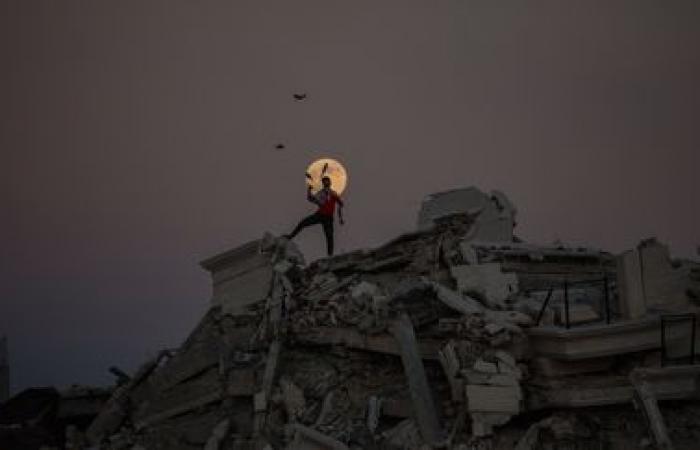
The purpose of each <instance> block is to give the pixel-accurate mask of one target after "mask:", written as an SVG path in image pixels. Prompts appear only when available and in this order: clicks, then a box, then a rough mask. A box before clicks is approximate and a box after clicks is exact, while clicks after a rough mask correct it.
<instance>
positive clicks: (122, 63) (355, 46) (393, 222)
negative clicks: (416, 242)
mask: <svg viewBox="0 0 700 450" xmlns="http://www.w3.org/2000/svg"><path fill="white" fill-rule="evenodd" d="M0 58H1V59H0V60H1V64H2V69H1V70H0V151H1V152H2V153H1V156H2V159H1V160H0V161H1V163H0V170H1V171H2V177H1V179H0V183H1V185H0V219H1V220H0V239H1V243H2V247H1V248H2V251H1V252H0V334H3V333H4V334H7V335H8V338H9V344H10V362H11V376H12V390H13V392H17V391H18V390H20V389H23V388H26V387H29V386H44V385H57V386H65V385H69V384H71V383H80V384H97V385H101V384H109V383H111V382H112V381H113V378H112V376H111V375H110V374H109V373H108V372H107V369H108V367H109V366H111V365H116V366H119V367H120V368H122V369H123V370H126V371H128V372H130V371H133V370H134V369H135V368H136V367H137V366H138V365H139V364H140V363H142V362H144V361H145V359H146V358H147V357H148V356H149V355H154V354H155V353H156V352H158V351H159V350H161V349H163V348H172V347H176V346H178V345H179V344H180V343H181V342H182V341H183V340H184V339H185V337H186V336H187V334H188V333H189V332H190V331H191V329H192V327H193V326H194V325H195V324H196V323H197V322H198V320H199V319H200V317H201V316H202V315H203V313H204V312H205V311H206V309H207V307H208V302H209V295H210V282H209V277H208V274H207V273H206V272H205V271H204V270H202V269H201V268H200V267H199V265H198V263H199V261H201V260H202V259H204V258H206V257H209V256H211V255H213V254H215V253H218V252H221V251H224V250H227V249H229V248H232V247H234V246H236V245H239V244H242V243H244V242H246V241H249V240H251V239H256V238H258V237H260V236H262V234H263V233H264V232H265V231H266V230H269V231H271V232H273V233H276V234H281V233H283V232H288V231H290V229H291V228H292V227H293V225H294V224H295V223H296V222H297V221H298V220H299V219H300V218H301V217H302V216H303V215H305V214H308V213H309V212H311V211H312V210H313V208H312V205H310V204H309V203H307V202H306V201H305V192H304V176H303V172H304V170H305V168H306V166H307V165H308V164H309V163H310V162H311V161H312V160H314V159H315V158H318V157H326V156H327V157H332V158H335V159H338V160H340V161H341V162H342V163H343V164H344V165H345V167H346V169H347V171H348V173H349V184H348V188H347V190H346V191H345V194H344V197H345V199H346V203H347V208H346V210H345V216H346V220H347V223H346V225H345V227H343V228H340V227H339V226H337V227H336V228H337V229H338V235H337V248H338V250H339V251H348V250H352V249H357V248H363V247H372V246H375V245H377V244H380V243H381V242H383V241H386V240H388V239H390V238H391V237H393V236H395V235H398V234H400V233H402V232H405V231H408V230H411V229H412V228H414V226H415V223H416V213H417V210H418V207H419V205H420V202H421V200H422V198H423V197H424V196H425V195H426V194H429V193H431V192H435V191H440V190H446V189H452V188H456V187H462V186H469V185H476V186H478V187H479V188H481V189H482V190H485V191H489V190H491V189H500V190H502V191H503V192H505V193H506V194H507V195H508V196H509V197H510V198H511V199H512V201H513V203H514V204H515V205H516V206H517V207H518V210H519V215H518V228H517V230H516V232H517V234H518V236H520V237H521V238H523V239H524V240H527V241H531V242H537V243H550V242H552V241H554V240H555V239H560V240H562V241H564V242H571V243H575V244H587V245H591V246H594V247H599V248H602V249H605V250H608V251H611V252H619V251H622V250H624V249H627V248H630V247H632V246H634V245H636V244H637V242H638V241H639V240H640V239H642V238H646V237H650V236H657V237H658V238H659V239H660V240H662V241H663V242H666V243H668V244H669V245H670V246H671V250H672V253H673V254H674V255H675V256H682V257H694V258H696V257H697V256H695V255H696V253H695V249H696V247H697V245H698V244H700V209H699V204H700V201H699V200H698V194H700V182H699V181H698V176H699V175H700V157H699V156H698V152H699V151H700V123H699V120H700V1H698V0H687V1H673V0H668V1H657V0H625V1H621V0H620V1H617V0H600V1H596V0H575V1H561V0H548V1H512V2H496V1H493V0H483V1H470V0H454V1H442V0H420V1H419V0H400V1H387V0H367V1H352V2H350V1H335V0H313V1H311V0H295V1H289V0H286V1H285V0H279V1H265V0H251V1H233V0H229V1H175V0H167V1H165V0H163V1H154V0H138V1H136V0H134V1H125V0H120V1H111V2H107V1H87V0H86V1H77V0H61V1H55V0H54V1H52V0H43V1H39V0H3V1H2V3H0ZM296 92H306V93H308V99H307V100H306V101H305V102H301V103H300V102H295V101H294V99H293V98H292V94H294V93H296ZM278 143H283V144H285V146H286V148H285V149H284V150H276V149H275V146H276V145H277V144H278ZM298 243H299V245H300V246H301V248H302V250H303V251H304V252H305V253H306V255H307V259H309V260H311V259H314V258H316V257H319V256H320V255H321V254H322V249H323V247H324V242H323V236H322V232H321V229H320V227H316V228H315V229H311V230H307V231H305V232H304V233H303V234H302V235H300V236H299V238H298Z"/></svg>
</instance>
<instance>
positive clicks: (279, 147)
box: [275, 144, 285, 150]
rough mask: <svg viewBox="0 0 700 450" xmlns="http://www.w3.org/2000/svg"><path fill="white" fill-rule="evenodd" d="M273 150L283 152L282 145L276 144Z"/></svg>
mask: <svg viewBox="0 0 700 450" xmlns="http://www.w3.org/2000/svg"><path fill="white" fill-rule="evenodd" d="M275 148H276V149H277V150H284V148H285V147H284V144H277V145H275Z"/></svg>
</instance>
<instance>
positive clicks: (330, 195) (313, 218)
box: [285, 177, 345, 256]
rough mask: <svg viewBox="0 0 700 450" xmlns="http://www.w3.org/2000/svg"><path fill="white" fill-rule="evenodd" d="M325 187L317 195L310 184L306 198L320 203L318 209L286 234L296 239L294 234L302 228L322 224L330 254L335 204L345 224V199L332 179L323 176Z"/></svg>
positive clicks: (340, 218)
mask: <svg viewBox="0 0 700 450" xmlns="http://www.w3.org/2000/svg"><path fill="white" fill-rule="evenodd" d="M321 182H322V183H323V188H322V189H321V190H320V191H318V192H317V193H316V194H315V195H314V194H312V193H311V189H312V187H311V186H309V188H308V190H307V191H306V198H307V200H309V201H310V202H311V203H313V204H315V205H318V210H317V211H316V212H315V213H313V214H311V215H310V216H308V217H306V218H304V219H302V221H301V222H299V225H297V227H296V228H295V229H294V231H292V233H291V234H287V235H285V237H287V238H288V239H294V236H296V235H297V234H299V232H300V231H301V230H303V229H304V228H306V227H309V226H311V225H316V224H319V223H320V224H321V225H322V226H323V234H325V236H326V249H327V250H328V256H331V255H333V214H334V213H335V205H336V203H337V204H338V219H339V220H340V224H341V225H343V224H344V223H345V222H344V221H343V201H342V200H341V199H340V196H339V195H338V193H336V192H335V191H334V190H333V189H331V179H330V178H329V177H323V178H322V179H321Z"/></svg>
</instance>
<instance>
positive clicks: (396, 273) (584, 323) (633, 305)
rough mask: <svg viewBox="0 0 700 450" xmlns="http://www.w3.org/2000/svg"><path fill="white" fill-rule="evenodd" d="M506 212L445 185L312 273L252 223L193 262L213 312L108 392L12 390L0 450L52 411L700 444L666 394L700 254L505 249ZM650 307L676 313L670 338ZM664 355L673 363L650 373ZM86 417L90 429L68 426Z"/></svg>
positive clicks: (229, 429) (140, 425) (259, 437)
mask: <svg viewBox="0 0 700 450" xmlns="http://www.w3.org/2000/svg"><path fill="white" fill-rule="evenodd" d="M515 216H516V209H515V207H514V206H513V205H512V204H511V203H510V201H509V200H508V198H507V197H506V196H505V195H503V194H502V193H500V192H498V191H494V192H492V193H491V194H490V195H487V194H484V193H483V192H481V191H479V190H478V189H476V188H469V189H464V190H456V191H448V192H443V193H440V194H435V195H433V196H431V197H429V198H427V199H426V201H425V202H424V203H423V205H422V207H421V211H420V214H419V221H418V222H419V230H418V231H415V232H411V233H406V234H403V235H401V236H399V237H397V238H396V239H393V240H391V241H390V242H388V243H386V244H385V245H382V246H380V247H378V248H375V249H368V250H359V251H355V252H352V253H347V254H342V255H337V256H334V257H331V258H325V259H322V260H319V261H315V262H313V263H311V264H308V265H307V264H306V261H305V259H304V256H303V255H302V254H301V253H300V252H299V250H298V248H297V247H296V246H295V245H294V243H292V242H290V241H288V240H287V239H285V238H282V237H276V236H274V235H272V234H270V233H265V235H264V236H263V237H262V238H261V239H258V240H255V241H252V242H249V243H247V244H244V245H242V246H240V247H238V248H236V249H233V250H230V251H227V252H224V253H221V254H219V255H217V256H214V257H213V258H209V259H207V260H205V261H204V262H202V266H203V267H204V268H205V269H206V270H207V271H209V272H210V274H211V277H212V298H211V305H210V308H209V310H208V311H207V313H206V314H205V315H204V317H203V318H202V320H201V321H200V323H199V324H198V325H197V326H196V327H195V329H194V330H193V331H192V333H191V334H190V336H189V337H187V339H186V340H185V341H184V342H183V344H182V345H181V346H180V347H179V348H178V349H177V350H176V351H164V352H162V353H161V354H160V355H159V356H158V357H157V358H155V359H154V360H152V361H149V362H147V363H146V364H144V366H143V367H142V368H141V369H140V370H139V371H137V373H135V374H133V375H127V374H125V373H123V372H122V371H119V372H118V373H117V377H118V380H117V381H118V382H117V383H116V386H115V387H114V389H113V390H111V391H109V392H108V394H107V395H105V396H104V399H103V400H102V401H101V403H99V402H95V401H92V400H90V402H83V400H80V401H78V399H82V398H83V397H80V396H79V395H77V394H76V395H74V396H73V397H70V398H71V399H72V400H70V401H69V397H68V396H66V397H65V401H64V407H63V408H62V409H61V408H55V406H56V402H57V401H58V400H57V399H58V398H59V397H60V394H57V393H54V392H52V393H44V394H45V395H43V396H40V397H41V401H38V400H37V401H34V402H32V401H29V400H27V398H24V400H23V399H22V398H20V400H21V401H20V402H17V401H14V402H13V399H10V400H9V401H8V402H7V403H6V404H5V406H2V407H0V444H3V443H4V442H3V441H2V439H3V436H4V435H3V433H5V434H7V433H9V431H8V430H10V429H11V430H14V431H12V433H14V434H13V435H12V436H15V437H16V436H17V435H18V433H19V431H17V430H19V429H20V428H21V429H22V430H24V431H23V433H26V432H27V431H26V430H27V429H29V428H27V427H28V425H27V423H32V424H52V423H54V422H51V420H54V421H55V420H61V423H62V424H70V425H74V426H73V427H70V428H68V429H63V428H61V430H62V431H61V433H60V435H56V436H54V438H52V439H53V440H51V439H48V438H47V439H46V440H45V442H46V443H47V445H52V446H54V447H58V446H63V444H64V443H66V444H68V445H69V447H68V448H71V447H70V446H72V447H75V448H83V447H84V445H85V444H84V442H87V443H88V444H87V445H93V446H101V447H100V448H103V449H109V450H115V449H132V448H147V449H158V448H168V449H171V448H172V449H183V450H184V449H195V448H204V449H206V450H214V449H219V450H224V449H253V448H257V449H269V450H273V449H274V450H276V449H302V448H303V449H309V448H310V449H364V448H366V449H421V448H426V449H427V448H453V449H469V450H472V449H505V448H517V449H519V450H529V449H533V450H534V449H536V448H572V449H573V448H576V449H579V448H580V449H588V448H610V449H623V448H632V447H630V446H625V445H623V444H621V443H625V442H633V443H634V444H633V445H632V446H634V445H636V444H638V443H639V442H640V441H641V440H642V439H649V438H650V437H651V438H652V439H653V442H654V444H655V445H661V446H666V448H670V447H669V445H670V444H668V443H664V442H673V443H674V447H675V448H683V447H682V445H683V443H684V442H693V443H695V444H696V443H697V441H698V440H700V427H699V426H698V425H697V421H695V422H693V420H692V419H693V418H695V417H700V408H699V407H698V406H697V404H693V403H684V404H683V405H682V406H677V405H676V404H669V403H667V401H668V400H674V401H676V402H677V401H678V400H687V399H697V398H700V393H699V392H698V386H700V382H699V380H698V377H697V373H700V369H696V367H697V366H692V365H690V364H689V363H690V362H692V361H691V358H690V356H692V355H690V352H691V342H692V341H691V339H692V338H693V336H695V338H696V339H698V338H699V337H700V333H695V334H693V332H692V331H693V330H692V326H691V321H692V317H693V314H695V312H696V311H697V309H694V308H696V306H700V305H695V306H693V305H694V303H693V302H694V300H693V295H696V294H694V292H698V294H697V295H698V296H700V285H698V283H700V264H698V263H694V262H690V261H681V262H678V261H672V260H671V259H670V257H669V256H668V251H667V250H668V249H667V248H666V247H665V246H663V245H661V244H659V243H658V242H656V241H645V242H644V243H642V244H641V245H640V246H639V247H637V248H636V249H634V250H632V251H631V252H627V253H624V254H623V255H621V256H614V255H611V254H609V253H606V252H603V251H600V250H596V249H592V248H590V247H575V246H566V245H563V244H561V243H556V244H548V245H536V244H531V243H524V242H516V239H515V238H514V237H513V227H514V226H515ZM697 301H700V299H698V300H697ZM567 305H568V306H567ZM567 309H568V322H569V328H568V329H567V327H566V312H567ZM661 313H663V314H666V313H675V314H676V315H678V314H679V313H684V314H686V316H683V317H685V318H686V319H687V320H686V319H684V320H686V321H685V322H683V323H680V322H679V323H678V324H675V322H674V325H673V326H669V328H668V330H667V336H666V339H665V341H664V343H662V342H661V339H660V331H659V314H661ZM674 317H676V316H674ZM608 322H609V323H608ZM696 331H697V330H696ZM1 349H2V347H1V346H0V350H1ZM697 349H700V343H699V344H698V345H695V346H694V347H692V351H695V352H697ZM661 355H664V357H665V358H666V359H673V358H676V357H677V359H673V361H672V362H674V363H678V362H679V361H681V362H683V363H684V364H686V365H685V366H674V368H673V370H669V369H671V368H670V367H669V368H665V369H663V370H662V371H661V369H658V366H659V365H660V364H661V363H662V361H665V360H664V359H663V358H662V357H661ZM1 356H2V355H1V354H0V381H2V378H1V375H2V369H3V362H4V360H3V358H2V357H1ZM678 358H680V359H678ZM5 365H6V364H5ZM655 366H656V368H655ZM679 367H682V368H683V370H679V369H678V368H679ZM640 370H643V371H645V372H643V373H644V374H645V375H644V376H643V377H642V378H639V377H640V375H638V374H639V373H642V372H639V371H640ZM635 374H637V375H635ZM640 380H642V381H640ZM0 388H2V385H1V384H0ZM0 394H1V392H0ZM66 395H67V394H66ZM37 398H38V397H37ZM86 398H91V399H92V397H86ZM633 400H635V401H636V404H637V405H638V406H639V409H638V411H635V410H634V408H633V407H632V405H633ZM25 404H26V405H30V406H31V408H30V407H25V406H23V405H25ZM96 405H97V406H96ZM600 406H605V408H602V409H600V408H599V407H600ZM10 407H11V408H10ZM596 407H598V408H599V409H595V408H596ZM613 407H615V408H618V410H616V414H615V415H612V414H611V418H610V420H609V423H607V425H606V426H605V429H604V430H603V425H602V422H601V421H604V419H603V416H604V415H605V414H606V411H608V410H609V409H610V408H613ZM8 408H9V409H8ZM679 408H683V409H679ZM25 410H26V411H25ZM29 410H31V413H30V412H29ZM56 411H58V412H59V413H60V414H61V415H60V417H61V418H60V419H59V418H58V416H56V414H55V413H56ZM80 411H82V412H84V413H85V414H86V417H88V418H89V420H88V421H87V422H73V423H72V422H70V421H68V422H66V421H65V420H64V418H68V419H66V420H74V419H71V418H74V417H75V416H76V414H77V413H78V412H80ZM544 411H547V413H548V414H551V416H549V417H546V418H544V419H543V417H544V416H543V415H542V414H543V412H544ZM566 411H568V412H566ZM572 411H573V412H572ZM680 411H682V413H681V412H680ZM622 416H624V417H625V418H626V419H625V420H626V421H627V422H626V425H625V426H624V427H622V426H617V427H616V426H615V425H614V424H615V423H618V422H619V421H620V420H619V417H622ZM664 416H667V417H669V416H670V417H674V418H675V419H674V420H673V421H672V420H670V419H668V420H664ZM516 417H517V420H515V418H516ZM584 417H587V418H589V419H590V420H589V419H585V420H584V419H583V418H584ZM596 417H600V419H596ZM683 417H686V418H688V419H687V420H685V421H684V420H682V418H683ZM646 420H650V422H649V423H650V425H647V422H646ZM596 421H597V422H596ZM677 423H683V424H684V425H683V426H682V427H680V426H676V425H677ZM611 424H612V425H611ZM661 424H664V425H665V428H664V427H662V426H661ZM36 426H38V425H36ZM42 426H44V427H45V429H53V428H51V427H50V426H49V425H42ZM11 427H14V428H11ZM22 427H24V428H22ZM64 428H65V425H64ZM34 429H35V428H32V430H34ZM633 430H636V431H634V432H633ZM647 430H651V435H649V434H648V433H647ZM49 434H50V433H49ZM13 439H14V437H13ZM579 442H583V443H584V444H581V445H579V444H578V443H579ZM648 442H649V443H651V441H648ZM56 443H58V444H56ZM81 446H83V447H81ZM0 447H2V448H3V449H4V448H6V447H8V446H3V445H0ZM38 447H39V446H35V447H31V448H38ZM8 448H11V447H8Z"/></svg>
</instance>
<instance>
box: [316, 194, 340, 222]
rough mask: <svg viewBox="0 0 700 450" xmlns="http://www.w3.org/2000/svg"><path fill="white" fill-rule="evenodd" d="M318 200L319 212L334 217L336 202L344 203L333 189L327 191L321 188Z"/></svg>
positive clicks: (317, 196)
mask: <svg viewBox="0 0 700 450" xmlns="http://www.w3.org/2000/svg"><path fill="white" fill-rule="evenodd" d="M316 200H318V204H319V207H318V211H317V212H318V213H319V214H321V215H324V216H331V217H333V213H335V204H336V203H340V204H341V205H342V204H343V201H342V200H340V197H339V196H338V194H336V193H335V191H333V190H328V191H326V190H325V189H321V190H320V191H318V193H317V194H316Z"/></svg>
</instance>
